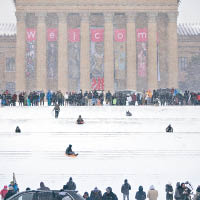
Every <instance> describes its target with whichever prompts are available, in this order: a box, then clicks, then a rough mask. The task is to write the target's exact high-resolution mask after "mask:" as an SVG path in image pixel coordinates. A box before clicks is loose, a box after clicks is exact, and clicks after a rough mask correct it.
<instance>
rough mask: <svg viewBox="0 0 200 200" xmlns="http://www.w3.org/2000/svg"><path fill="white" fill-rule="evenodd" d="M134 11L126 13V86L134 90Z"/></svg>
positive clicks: (135, 78) (135, 69) (135, 77)
mask: <svg viewBox="0 0 200 200" xmlns="http://www.w3.org/2000/svg"><path fill="white" fill-rule="evenodd" d="M136 15H137V14H136V13H127V24H126V26H127V42H126V45H127V84H126V88H127V89H131V90H136V89H137V88H136V80H137V76H136V74H137V67H136V66H137V65H136V30H135V19H136Z"/></svg>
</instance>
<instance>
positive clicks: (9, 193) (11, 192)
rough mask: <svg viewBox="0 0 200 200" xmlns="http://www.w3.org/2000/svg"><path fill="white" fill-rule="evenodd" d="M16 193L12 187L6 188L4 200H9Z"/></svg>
mask: <svg viewBox="0 0 200 200" xmlns="http://www.w3.org/2000/svg"><path fill="white" fill-rule="evenodd" d="M16 193H17V192H15V190H14V188H13V186H9V188H8V192H7V193H6V195H5V197H4V200H6V199H8V198H10V197H11V196H13V195H14V194H16Z"/></svg>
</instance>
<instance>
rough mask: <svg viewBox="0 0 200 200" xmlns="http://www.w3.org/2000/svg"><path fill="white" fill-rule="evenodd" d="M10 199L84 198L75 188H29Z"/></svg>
mask: <svg viewBox="0 0 200 200" xmlns="http://www.w3.org/2000/svg"><path fill="white" fill-rule="evenodd" d="M8 200H84V198H83V197H82V196H81V195H80V194H79V193H78V192H77V191H74V190H64V191H58V190H48V191H44V190H29V191H24V192H19V193H17V194H15V195H13V196H12V197H10V198H9V199H8Z"/></svg>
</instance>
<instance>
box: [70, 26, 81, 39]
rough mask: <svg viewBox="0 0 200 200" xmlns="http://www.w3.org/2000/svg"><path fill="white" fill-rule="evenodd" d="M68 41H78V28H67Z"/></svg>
mask: <svg viewBox="0 0 200 200" xmlns="http://www.w3.org/2000/svg"><path fill="white" fill-rule="evenodd" d="M68 41H69V42H80V29H78V28H76V29H69V30H68Z"/></svg>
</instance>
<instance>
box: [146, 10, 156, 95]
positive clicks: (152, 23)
mask: <svg viewBox="0 0 200 200" xmlns="http://www.w3.org/2000/svg"><path fill="white" fill-rule="evenodd" d="M156 17H157V13H148V89H150V90H151V91H152V90H153V89H157V87H158V82H157V20H156Z"/></svg>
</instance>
